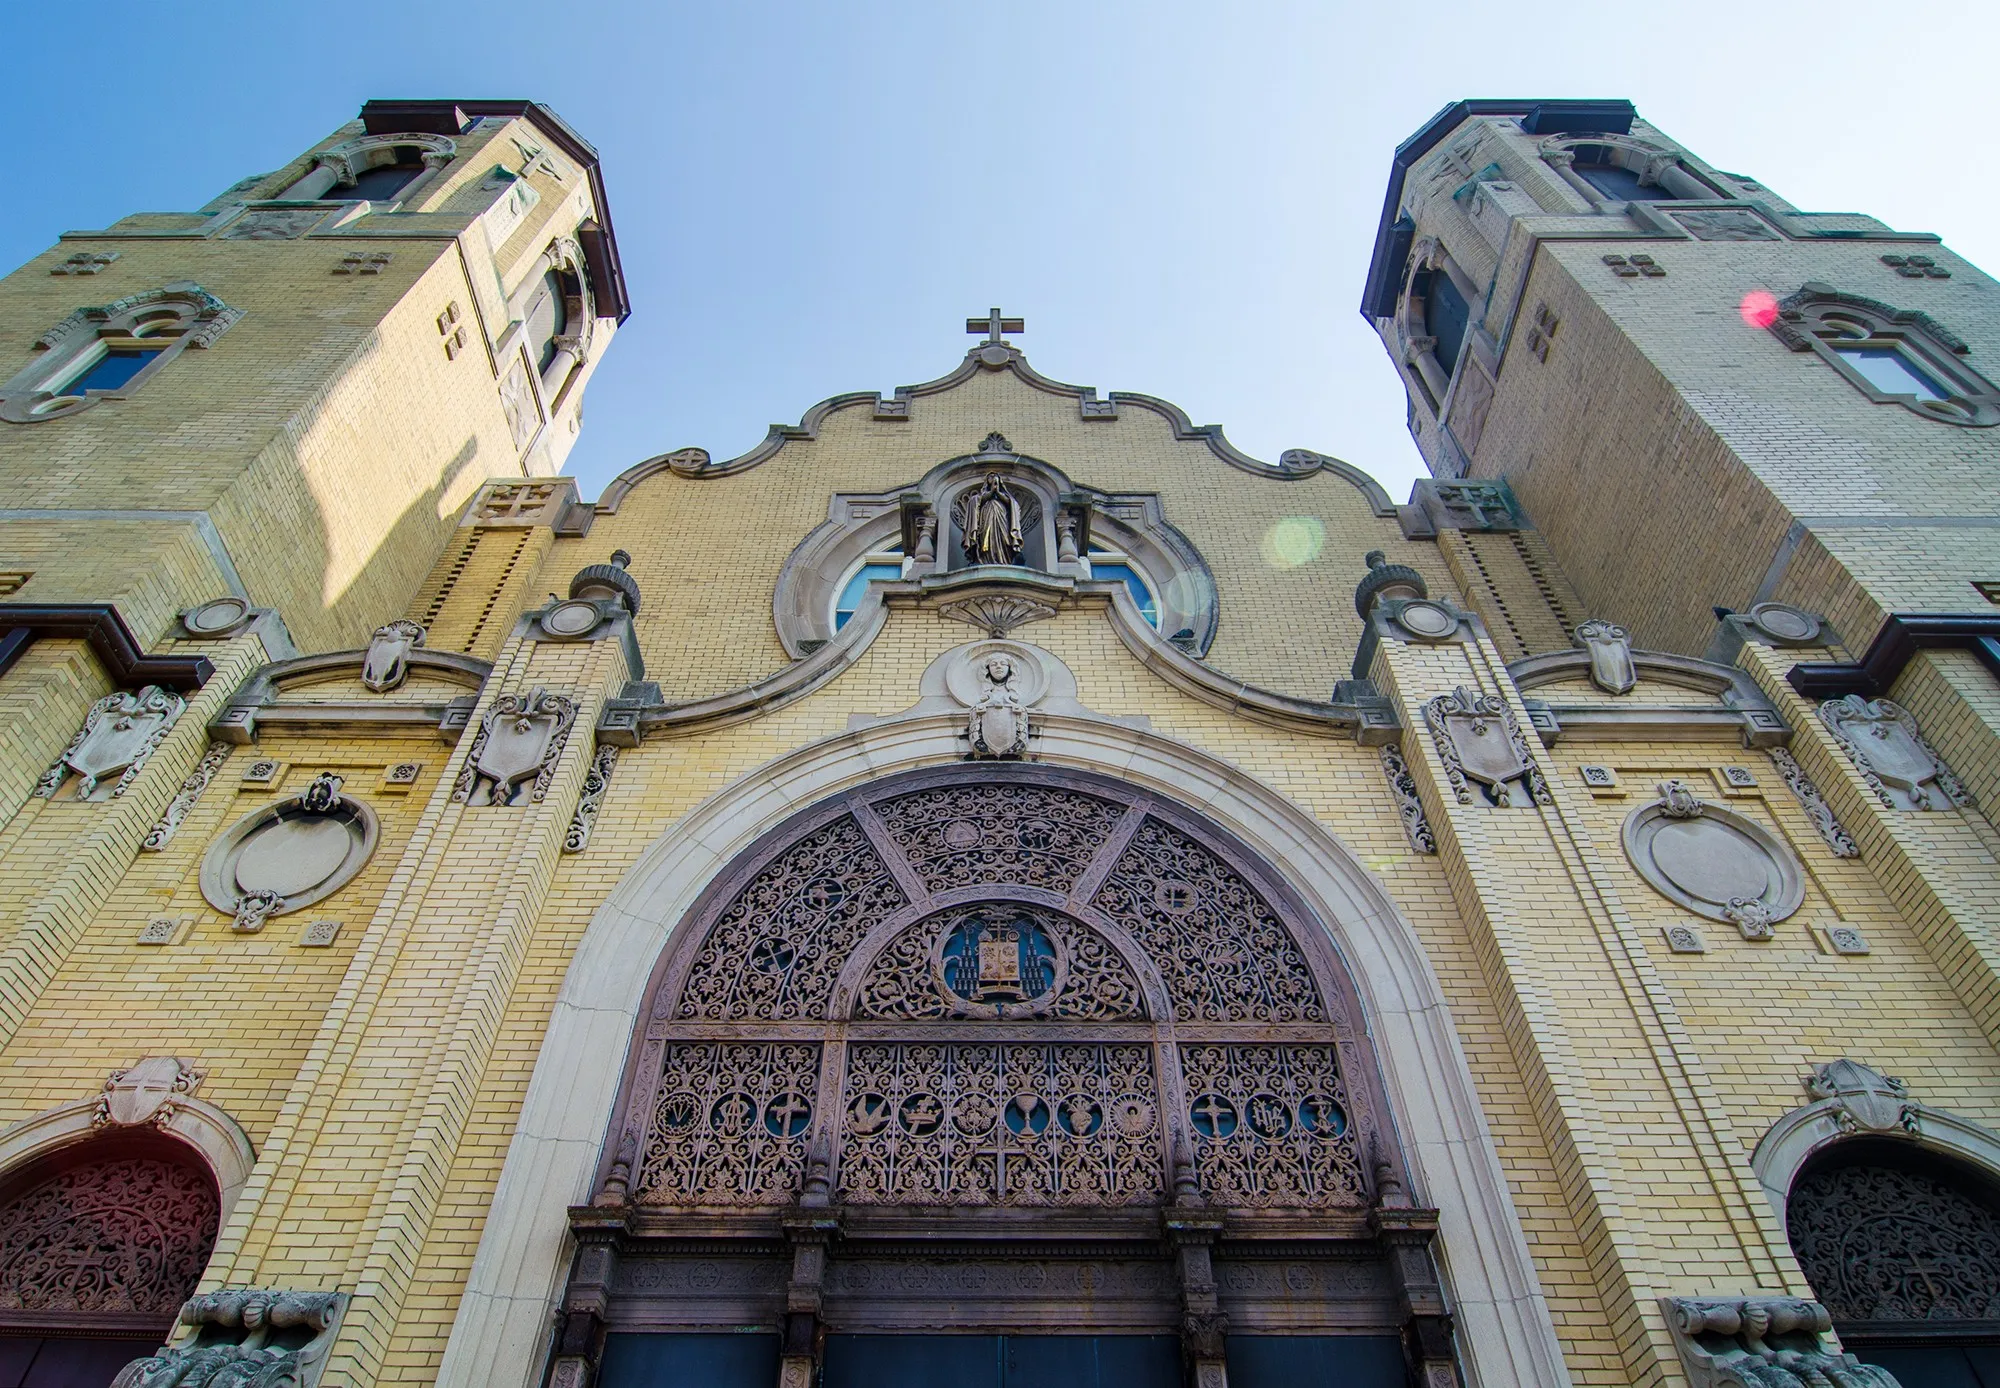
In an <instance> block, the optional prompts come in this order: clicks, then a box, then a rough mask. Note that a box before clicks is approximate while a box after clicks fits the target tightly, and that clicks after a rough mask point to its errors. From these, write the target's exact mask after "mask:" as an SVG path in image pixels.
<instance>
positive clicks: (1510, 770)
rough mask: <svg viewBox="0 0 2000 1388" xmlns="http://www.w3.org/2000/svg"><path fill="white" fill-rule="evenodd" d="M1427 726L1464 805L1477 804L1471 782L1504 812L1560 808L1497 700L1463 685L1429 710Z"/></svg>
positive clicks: (1431, 704) (1517, 727) (1516, 726)
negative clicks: (1519, 808)
mask: <svg viewBox="0 0 2000 1388" xmlns="http://www.w3.org/2000/svg"><path fill="white" fill-rule="evenodd" d="M1424 723H1425V724H1426V726H1428V727H1429V728H1430V730H1431V737H1432V738H1433V739H1434V740H1435V741H1436V743H1437V750H1438V756H1439V757H1440V758H1441V759H1442V760H1443V762H1444V770H1445V777H1446V779H1448V780H1449V781H1450V782H1451V788H1452V790H1453V791H1454V792H1456V794H1457V796H1458V801H1459V803H1460V804H1462V805H1470V804H1471V803H1472V786H1471V784H1468V782H1473V783H1477V784H1478V786H1479V788H1480V791H1481V792H1482V793H1483V794H1484V795H1485V797H1486V799H1487V801H1488V803H1490V804H1494V805H1498V806H1500V807H1502V808H1509V807H1513V806H1524V805H1527V804H1529V803H1530V802H1532V803H1534V804H1537V805H1552V804H1554V803H1555V801H1554V799H1553V798H1552V797H1551V796H1550V795H1549V787H1548V782H1546V781H1544V780H1543V779H1542V772H1541V768H1540V767H1538V766H1537V765H1536V764H1535V759H1534V757H1533V756H1532V755H1530V753H1529V751H1528V742H1527V739H1526V738H1525V737H1523V736H1522V735H1521V725H1520V724H1519V723H1516V722H1515V721H1514V715H1513V714H1512V713H1510V712H1509V711H1508V709H1507V703H1506V700H1504V699H1502V698H1501V697H1500V696H1499V695H1498V694H1474V693H1473V692H1472V691H1471V690H1470V689H1467V688H1466V687H1465V686H1464V685H1460V686H1459V687H1458V688H1457V689H1455V690H1453V691H1452V692H1451V693H1449V694H1440V695H1439V696H1438V697H1437V698H1435V699H1432V700H1431V701H1430V702H1429V703H1427V704H1425V705H1424Z"/></svg>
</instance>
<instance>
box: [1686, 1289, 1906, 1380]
mask: <svg viewBox="0 0 2000 1388" xmlns="http://www.w3.org/2000/svg"><path fill="white" fill-rule="evenodd" d="M1660 1304H1661V1306H1662V1307H1663V1308H1664V1309H1665V1311H1666V1313H1667V1325H1668V1328H1669V1329H1671V1330H1672V1332H1673V1336H1674V1347H1675V1348H1676V1349H1678V1350H1679V1351H1680V1355H1681V1365H1682V1367H1684V1368H1685V1369H1686V1370H1687V1377H1688V1384H1689V1388H1829V1386H1831V1388H1900V1385H1899V1384H1898V1383H1897V1381H1896V1378H1895V1375H1893V1374H1891V1373H1890V1372H1889V1371H1888V1370H1887V1369H1882V1368H1877V1367H1876V1366H1874V1365H1873V1364H1864V1363H1862V1362H1861V1361H1860V1360H1858V1359H1856V1358H1855V1357H1854V1356H1853V1355H1851V1354H1842V1353H1839V1352H1837V1351H1836V1350H1835V1349H1834V1348H1833V1341H1832V1339H1831V1338H1830V1334H1831V1332H1832V1330H1833V1318H1832V1317H1831V1316H1830V1315H1828V1314H1827V1309H1826V1307H1824V1306H1822V1305H1820V1304H1819V1303H1818V1302H1817V1301H1805V1300H1803V1299H1800V1298H1797V1297H1785V1296H1752V1297H1725V1298H1717V1299H1713V1300H1711V1299H1708V1298H1696V1297H1662V1298H1661V1299H1660Z"/></svg>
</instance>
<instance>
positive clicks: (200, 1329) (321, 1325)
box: [111, 1289, 347, 1388]
mask: <svg viewBox="0 0 2000 1388" xmlns="http://www.w3.org/2000/svg"><path fill="white" fill-rule="evenodd" d="M346 1304H347V1297H346V1296H345V1294H343V1293H340V1292H288V1291H262V1290H255V1291H253V1290H247V1289H246V1290H236V1291H223V1292H210V1293H208V1294H206V1295H204V1296H198V1297H195V1298H193V1299H192V1300H190V1301H189V1302H188V1303H187V1304H186V1305H185V1306H183V1307H182V1308H181V1324H182V1325H185V1326H188V1327H191V1328H192V1329H194V1330H195V1331H196V1336H195V1338H194V1339H193V1341H192V1342H190V1343H188V1344H184V1345H177V1346H173V1347H170V1348H168V1349H165V1350H162V1351H161V1352H160V1353H158V1354H153V1355H148V1356H147V1357H145V1358H144V1359H135V1360H133V1361H132V1362H131V1363H130V1364H127V1365H126V1366H125V1367H124V1368H122V1369H120V1370H119V1371H118V1376H117V1377H116V1378H114V1379H112V1380H111V1388H225V1386H226V1388H236V1385H239V1384H241V1385H244V1388H251V1386H252V1385H254V1388H314V1385H316V1384H317V1383H318V1382H319V1381H320V1377H321V1375H322V1374H323V1373H324V1372H325V1369H326V1359H327V1353H328V1352H329V1351H330V1350H331V1349H332V1348H333V1340H334V1336H335V1334H336V1333H337V1331H338V1328H339V1324H340V1315H341V1312H342V1311H343V1310H344V1309H345V1307H346Z"/></svg>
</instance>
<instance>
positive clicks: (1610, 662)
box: [1576, 618, 1639, 694]
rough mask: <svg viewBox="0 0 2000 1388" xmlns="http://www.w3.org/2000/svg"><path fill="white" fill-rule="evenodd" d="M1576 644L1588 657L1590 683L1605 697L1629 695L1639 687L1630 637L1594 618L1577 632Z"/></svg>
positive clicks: (1630, 634)
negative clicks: (1634, 688) (1608, 695)
mask: <svg viewBox="0 0 2000 1388" xmlns="http://www.w3.org/2000/svg"><path fill="white" fill-rule="evenodd" d="M1576 644H1577V645H1579V646H1581V647H1582V648H1583V649H1584V650H1585V651H1587V652H1588V653H1589V655H1590V682H1591V683H1592V684H1594V685H1596V686H1597V687H1598V688H1599V689H1602V690H1603V691H1604V692H1605V693H1606V694H1630V693H1631V692H1632V689H1633V687H1634V686H1635V685H1637V684H1638V683H1639V672H1638V670H1637V668H1636V667H1634V665H1633V664H1632V633H1631V632H1629V631H1627V630H1626V629H1625V628H1624V627H1621V626H1619V625H1618V624H1617V623H1615V622H1607V621H1603V620H1600V619H1596V618H1593V619H1592V620H1590V621H1588V622H1584V623H1582V624H1580V625H1579V626H1578V627H1577V629H1576Z"/></svg>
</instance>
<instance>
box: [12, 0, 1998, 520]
mask: <svg viewBox="0 0 2000 1388" xmlns="http://www.w3.org/2000/svg"><path fill="white" fill-rule="evenodd" d="M1996 13H2000V6H1996V7H1993V8H1991V9H1989V8H1987V7H1985V6H1980V5H1975V4H1972V3H1970V0H1962V3H1957V4H1940V3H1930V2H1929V0H1902V2H1901V3H1897V4H1895V5H1884V4H1881V3H1879V0H1875V2H1874V3H1867V4H1858V3H1827V2H1826V0H1819V2H1817V3H1809V4H1808V3H1789V2H1787V3H1778V2H1776V0H1760V2H1759V3H1743V0H1730V3H1715V2H1714V0H1684V3H1680V4H1676V5H1674V6H1672V7H1670V8H1668V9H1664V10H1663V9H1661V8H1659V7H1653V6H1634V5H1602V4H1598V5H1579V4H1570V3H1541V4H1537V5H1531V6H1520V5H1509V6H1503V5H1497V4H1490V3H1475V4H1467V3H1458V0H1431V3H1425V4H1420V5H1407V4H1406V5H1385V4H1369V5H1365V6H1363V5H1347V4H1334V3H1323V4H1317V5H1312V4H1294V3H1273V4H1236V5H1223V4H1216V3H1204V4H1191V3H1181V0H1147V3H1136V0H1134V2H1131V3H1127V2H1126V0H1116V2H1114V3H1103V4H1074V3H1072V4H1052V3H1042V2H1041V0H1017V2H1016V3H1007V4H995V3H989V4H984V5H973V4H964V3H956V4H954V3H936V0H933V2H932V3H929V4H892V3H851V4H845V5H833V4H823V3H822V4H807V3H781V4H780V3H773V4H759V3H735V4H729V3H722V4H717V3H706V4H700V5H697V4H691V3H680V4H644V3H589V0H572V2H571V3H565V4H546V3H538V4H519V3H511V0H510V2H509V3H490V4H484V5H480V4H455V5H432V4H414V5H413V4H408V3H403V4H379V3H370V0H343V3H341V4H338V5H307V4H299V3H272V2H271V0H260V2H259V3H207V4H197V3H189V2H188V0H147V2H146V3H133V0H95V3H92V4H90V5H88V6H85V7H81V8H79V7H76V6H70V5H47V4H44V5H33V6H31V5H27V4H20V5H9V6H8V7H7V13H6V17H5V18H0V41H4V44H5V49H6V51H7V52H8V53H9V55H10V58H11V59H12V61H11V62H10V64H9V67H10V72H11V76H10V90H11V91H12V92H13V97H12V105H11V107H10V109H11V110H12V111H13V113H14V114H13V115H12V117H11V118H10V120H9V122H8V124H9V131H8V133H9V136H10V145H11V147H12V148H13V150H14V151H15V155H14V162H13V168H14V170H15V172H14V174H13V176H12V180H11V183H10V194H11V195H10V196H9V197H8V198H7V199H6V200H5V201H4V203H0V260H4V263H6V264H8V265H12V264H17V263H19V262H20V261H21V260H22V259H25V258H26V257H27V256H29V255H32V254H34V253H36V252H38V251H40V250H42V249H43V248H45V247H46V246H47V245H48V244H49V243H50V242H51V241H52V240H53V239H54V237H55V236H56V235H57V234H58V233H59V232H61V231H64V230H67V229H72V228H86V227H96V226H103V225H105V224H107V223H109V222H111V221H113V220H115V219H117V218H118V217H120V216H123V215H125V214H127V213H130V212H136V211H163V210H185V209H191V208H194V207H197V206H199V205H200V204H201V203H202V202H204V201H206V200H207V199H209V198H211V197H213V196H214V195H215V194H216V193H218V192H220V191H221V190H222V189H224V188H226V187H227V186H229V185H230V184H231V183H233V182H235V181H236V180H237V179H238V178H241V177H244V176H245V175H247V174H251V173H258V172H262V171H264V170H265V169H268V168H272V167H275V166H276V165H278V164H280V163H282V162H284V161H285V160H286V159H288V158H290V157H291V156H293V155H294V154H296V153H297V152H298V151H299V150H301V149H303V148H304V147H306V146H307V145H308V144H310V143H312V142H313V141H315V140H317V139H318V138H320V137H321V136H322V135H323V134H325V133H326V132H327V131H329V130H331V129H332V128H333V127H335V126H337V125H339V124H340V123H341V122H342V121H345V120H347V119H350V118H351V117H352V116H353V115H354V113H355V111H356V110H357V109H358V107H359V106H360V104H361V102H362V101H363V100H365V99H367V98H369V97H378V96H379V97H530V98H534V99H537V100H541V101H546V102H548V103H549V104H551V105H552V106H554V107H555V108H556V109H557V110H558V111H560V112H562V114H563V115H564V116H565V117H566V118H567V119H568V120H569V121H570V122H571V123H572V124H573V125H575V126H576V128H577V129H578V130H580V131H581V132H582V133H583V134H584V135H585V136H586V137H587V138H588V139H590V140H591V141H593V142H594V143H595V144H596V145H597V147H598V148H599V149H600V150H601V151H602V153H603V157H604V169H605V178H606V181H607V183H608V186H609V189H610V198H611V203H612V208H613V211H614V213H615V215H616V218H617V225H618V232H619V241H620V245H621V247H622V249H623V252H624V257H625V264H626V267H627V273H628V275H629V277H630V280H631V286H632V294H633V299H634V303H635V307H636V311H635V313H634V315H633V317H632V320H631V322H630V323H628V324H627V325H626V328H625V331H624V332H623V333H622V334H621V335H620V336H619V338H618V341H617V342H616V344H615V345H614V346H613V348H612V351H611V353H610V355H609V357H608V359H607V361H606V363H605V364H604V366H603V368H602V369H601V370H600V371H599V372H598V375H597V378H596V380H595V382H594V383H593V385H592V387H591V392H590V396H589V400H588V406H587V412H586V421H585V426H584V430H583V434H582V438H581V440H580V441H579V444H578V446H577V449H576V452H575V454H574V455H573V456H572V459H571V468H572V470H573V471H575V472H576V473H577V474H578V475H579V476H580V478H581V480H582V484H583V490H584V493H585V495H587V496H588V495H594V494H595V493H596V492H597V490H598V489H599V488H600V487H601V486H602V485H603V483H604V482H605V480H606V479H608V478H609V477H611V476H612V475H613V474H615V473H616V472H617V471H618V470H619V469H621V468H623V467H625V466H627V465H629V464H631V463H633V462H636V461H637V460H639V459H641V458H644V457H646V456H648V455H650V454H652V453H655V452H659V451H661V450H664V449H668V448H676V447H681V446H684V445H688V444H699V445H701V446H703V447H705V448H708V449H709V450H711V451H712V452H713V453H714V454H715V455H716V456H717V457H727V456H730V455H732V454H734V453H736V452H739V451H741V450H742V449H744V448H747V447H749V446H750V445H751V444H753V443H755V442H756V441H757V440H758V439H760V438H762V437H763V434H764V431H765V428H766V426H767V425H769V424H771V423H773V422H787V423H789V422H796V421H797V419H798V417H799V415H800V414H801V413H802V412H803V411H804V410H805V409H806V408H807V407H808V406H809V405H811V404H812V403H813V402H814V401H816V400H819V399H821V398H822V397H824V396H827V395H832V394H835V393H838V392H841V391H848V390H866V389H880V390H887V389H889V388H891V387H893V386H896V385H898V384H902V383H907V382H913V381H921V380H927V379H929V378H931V377H933V376H936V375H939V374H941V373H942V372H944V371H946V370H948V369H949V368H950V367H952V366H953V365H954V364H955V363H956V362H957V360H958V358H959V356H960V354H961V353H962V352H963V351H964V350H965V347H966V345H967V343H968V341H969V339H967V338H966V337H965V335H964V333H963V331H962V328H963V321H964V319H965V318H966V316H967V315H968V314H974V313H983V312H984V311H985V310H986V309H987V308H988V307H989V306H990V305H992V304H996V303H997V304H1000V305H1002V306H1003V307H1004V308H1005V309H1006V310H1007V312H1008V313H1010V314H1021V315H1024V316H1025V317H1026V318H1027V320H1028V331H1027V333H1026V334H1025V335H1024V336H1023V337H1022V338H1020V339H1019V341H1020V342H1021V345H1022V346H1023V347H1024V348H1026V349H1027V351H1028V353H1029V355H1030V358H1031V359H1032V360H1033V361H1034V363H1035V365H1036V366H1037V367H1038V368H1040V369H1041V370H1042V371H1044V372H1047V373H1048V374H1050V375H1053V376H1056V377H1058V378H1060V379H1063V380H1068V381H1074V382H1078V383H1081V384H1086V385H1094V386H1097V387H1098V388H1099V389H1100V390H1137V391H1144V392H1146V393H1148V394H1153V395H1161V396H1165V397H1166V398H1168V399H1170V400H1174V401H1176V402H1178V403H1179V404H1181V405H1182V406H1183V407H1184V408H1186V409H1187V411H1188V412H1189V413H1190V414H1191V415H1192V416H1193V417H1194V419H1195V422H1196V423H1219V424H1222V425H1224V426H1225V427H1226V429H1227V430H1228V433H1229V436H1230V437H1231V439H1233V440H1234V441H1235V442H1236V443H1237V444H1238V445H1239V446H1240V447H1242V448H1244V449H1246V450H1247V451H1249V452H1251V453H1253V454H1255V455H1257V456H1259V457H1264V458H1275V457H1276V456H1277V454H1278V452H1279V451H1280V450H1282V449H1284V448H1288V447H1308V448H1315V449H1319V450H1322V451H1324V452H1329V453H1334V454H1337V455H1339V456H1341V457H1344V458H1347V459H1348V460H1349V461H1351V462H1354V463H1357V464H1359V465H1360V466H1362V467H1364V468H1367V469H1368V470H1369V471H1371V472H1373V473H1375V474H1376V475H1377V476H1378V477H1380V478H1381V479H1382V480H1383V481H1384V483H1385V484H1386V485H1387V486H1388V487H1389V489H1390V491H1391V492H1392V493H1394V494H1396V495H1397V496H1398V497H1399V498H1400V497H1401V496H1402V495H1403V494H1404V493H1405V492H1406V491H1407V489H1408V487H1409V483H1410V479H1411V478H1413V477H1414V476H1415V475H1416V474H1417V471H1418V468H1419V463H1418V461H1417V457H1416V452H1415V449H1414V448H1413V447H1412V446H1411V444H1410V442H1409V439H1408V436H1407V435H1406V434H1405V432H1404V428H1403V400H1402V393H1401V390H1400V388H1399V386H1398V384H1397V380H1396V377H1395V374H1394V373H1393V371H1392V370H1391V369H1390V367H1389V365H1388V364H1387V362H1386V360H1385V359H1384V357H1383V354H1382V351H1381V348H1380V346H1379V345H1378V344H1377V342H1376V341H1375V339H1374V338H1373V337H1372V336H1371V334H1370V333H1369V331H1368V329H1367V328H1366V327H1365V326H1364V324H1363V323H1362V321H1361V319H1360V317H1359V316H1358V315H1357V313H1356V312H1355V305H1356V302H1357V300H1358V297H1359V292H1360V285H1361V277H1362V274H1363V272H1364V270H1365V268H1366V265H1367V259H1368V248H1369V244H1370V238H1371V237H1372V235H1373V231H1374V227H1375V220H1376V216H1377V214H1378V212H1379V211H1380V208H1381V200H1382V190H1383V183H1384V180H1385V177H1386V174H1387V171H1388V166H1389V156H1390V152H1391V151H1392V150H1393V149H1394V147H1395V145H1396V143H1397V142H1398V141H1399V140H1401V139H1402V138H1404V137H1405V136H1407V135H1408V134H1409V133H1410V132H1411V131H1413V130H1414V129H1416V127H1418V126H1419V125H1421V124H1422V123H1423V122H1424V121H1425V120H1426V119H1427V118H1428V117H1429V116H1430V115H1431V114H1432V113H1433V112H1435V111H1436V110H1437V109H1438V108H1439V107H1441V106H1443V105H1445V104H1446V103H1448V102H1450V101H1453V100H1456V99H1458V98H1461V97H1470V96H1507V97H1516V96H1551V97H1552V96H1585V97H1602V96H1623V97H1629V98H1631V99H1632V100H1633V101H1634V102H1636V103H1637V104H1638V106H1639V109H1640V111H1641V112H1642V113H1643V114H1644V115H1645V116H1646V117H1647V118H1648V119H1649V120H1651V121H1653V122H1654V123H1656V124H1657V125H1659V126H1661V127H1662V128H1663V129H1665V130H1667V131H1668V132H1669V133H1671V134H1673V135H1674V136H1675V137H1677V138H1679V139H1680V140H1682V141H1683V142H1685V143H1686V144H1688V145H1689V146H1691V147H1692V148H1693V149H1695V150H1696V151H1697V152H1699V153H1700V154H1701V155H1703V156H1704V157H1706V158H1708V159H1709V160H1711V161H1712V162H1714V163H1715V164H1717V165H1719V166H1721V167H1723V168H1725V169H1731V170H1735V171H1737V172H1741V173H1745V174H1748V175H1750V176H1752V177H1754V178H1758V179H1760V180H1762V181H1764V182H1766V183H1768V184H1770V185H1771V186H1772V187H1773V188H1776V189H1777V190H1779V191H1780V192H1782V193H1784V194H1785V195H1786V196H1788V197H1790V198H1792V199H1793V200H1794V201H1795V202H1797V203H1798V204H1799V205H1801V206H1802V207H1806V208H1810V209H1813V210H1820V211H1865V212H1870V213H1873V214H1875V215H1877V216H1880V217H1882V218H1883V219H1885V220H1886V221H1888V222H1890V223H1891V224H1892V225H1894V226H1896V227H1898V228H1901V229H1905V230H1925V231H1936V232H1940V233H1942V234H1943V235H1944V236H1945V238H1946V240H1947V241H1949V242H1950V243H1951V244H1952V245H1953V246H1954V247H1955V248H1956V249H1958V250H1959V251H1961V252H1963V253H1964V254H1966V255H1969V256H1970V257H1972V258H1973V259H1974V260H1978V261H1981V262H1982V263H1985V264H1987V265H1989V266H1993V265H2000V254H1996V253H1995V252H1996V251H2000V245H1996V243H2000V227H1996V225H1995V210H1996V208H1995V198H1994V194H1993V191H1992V187H1991V180H1990V177H1989V173H1988V170H1987V169H1986V167H1985V165H1986V163H1987V160H1986V158H1985V156H1984V154H1983V152H1982V151H1983V150H1984V139H1983V136H1982V135H1981V134H1980V132H1982V131H1984V130H1987V129H1989V128H1990V124H1991V119H1992V117H1991V112H1990V110H1989V109H1988V107H1989V105H1990V100H1991V98H1990V93H1991V89H1992V78H1991V72H1990V70H1989V67H1988V64H1989V63H1990V60H1991V55H1992V54H1993V53H1994V52H1995V51H1996V46H2000V45H1996V39H2000V20H1997V19H1996V18H1995V15H1996ZM482 16H484V18H482ZM971 442H974V441H973V440H968V443H971Z"/></svg>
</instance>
